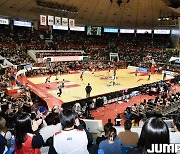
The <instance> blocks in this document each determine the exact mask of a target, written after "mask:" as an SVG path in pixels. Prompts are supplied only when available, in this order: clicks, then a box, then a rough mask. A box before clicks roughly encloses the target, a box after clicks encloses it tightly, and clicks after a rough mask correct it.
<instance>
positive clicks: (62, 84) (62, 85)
mask: <svg viewBox="0 0 180 154" xmlns="http://www.w3.org/2000/svg"><path fill="white" fill-rule="evenodd" d="M61 87H62V88H64V79H63V80H62V83H61Z"/></svg>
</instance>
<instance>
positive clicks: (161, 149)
mask: <svg viewBox="0 0 180 154" xmlns="http://www.w3.org/2000/svg"><path fill="white" fill-rule="evenodd" d="M178 151H180V144H152V145H151V149H147V152H148V153H177V152H178Z"/></svg>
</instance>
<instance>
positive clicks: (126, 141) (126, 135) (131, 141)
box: [118, 120, 139, 146]
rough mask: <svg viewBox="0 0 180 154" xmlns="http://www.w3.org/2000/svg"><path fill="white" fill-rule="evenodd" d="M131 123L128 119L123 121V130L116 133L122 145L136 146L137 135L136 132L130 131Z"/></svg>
mask: <svg viewBox="0 0 180 154" xmlns="http://www.w3.org/2000/svg"><path fill="white" fill-rule="evenodd" d="M131 127H132V123H131V121H130V120H126V121H125V122H124V129H125V131H124V132H120V133H119V134H118V136H119V139H120V140H121V142H122V144H123V145H124V146H137V143H138V140H139V136H138V133H136V132H131Z"/></svg>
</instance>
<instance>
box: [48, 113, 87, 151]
mask: <svg viewBox="0 0 180 154" xmlns="http://www.w3.org/2000/svg"><path fill="white" fill-rule="evenodd" d="M60 121H61V124H62V128H63V129H62V131H60V132H57V133H56V134H55V135H54V137H53V143H52V145H51V146H50V149H49V153H50V154H51V153H61V154H69V153H71V154H88V153H89V152H88V149H87V145H88V142H89V141H90V139H88V135H87V133H86V131H85V130H83V129H81V128H82V127H81V125H80V122H79V119H78V118H77V117H76V115H75V113H74V112H73V111H72V110H63V111H62V114H61V117H60ZM75 126H77V127H78V128H79V129H75ZM80 129H81V130H80Z"/></svg>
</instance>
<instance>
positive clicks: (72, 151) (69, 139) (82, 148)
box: [53, 129, 89, 154]
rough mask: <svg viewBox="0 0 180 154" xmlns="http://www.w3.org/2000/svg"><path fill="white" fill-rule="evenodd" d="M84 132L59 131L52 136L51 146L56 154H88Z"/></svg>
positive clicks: (75, 130) (76, 130)
mask: <svg viewBox="0 0 180 154" xmlns="http://www.w3.org/2000/svg"><path fill="white" fill-rule="evenodd" d="M87 145H88V139H87V135H86V132H85V131H84V130H78V129H73V130H69V131H64V130H63V131H61V132H58V133H56V134H55V135H54V140H53V146H54V148H55V150H56V152H57V153H58V154H89V152H88V150H87Z"/></svg>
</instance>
